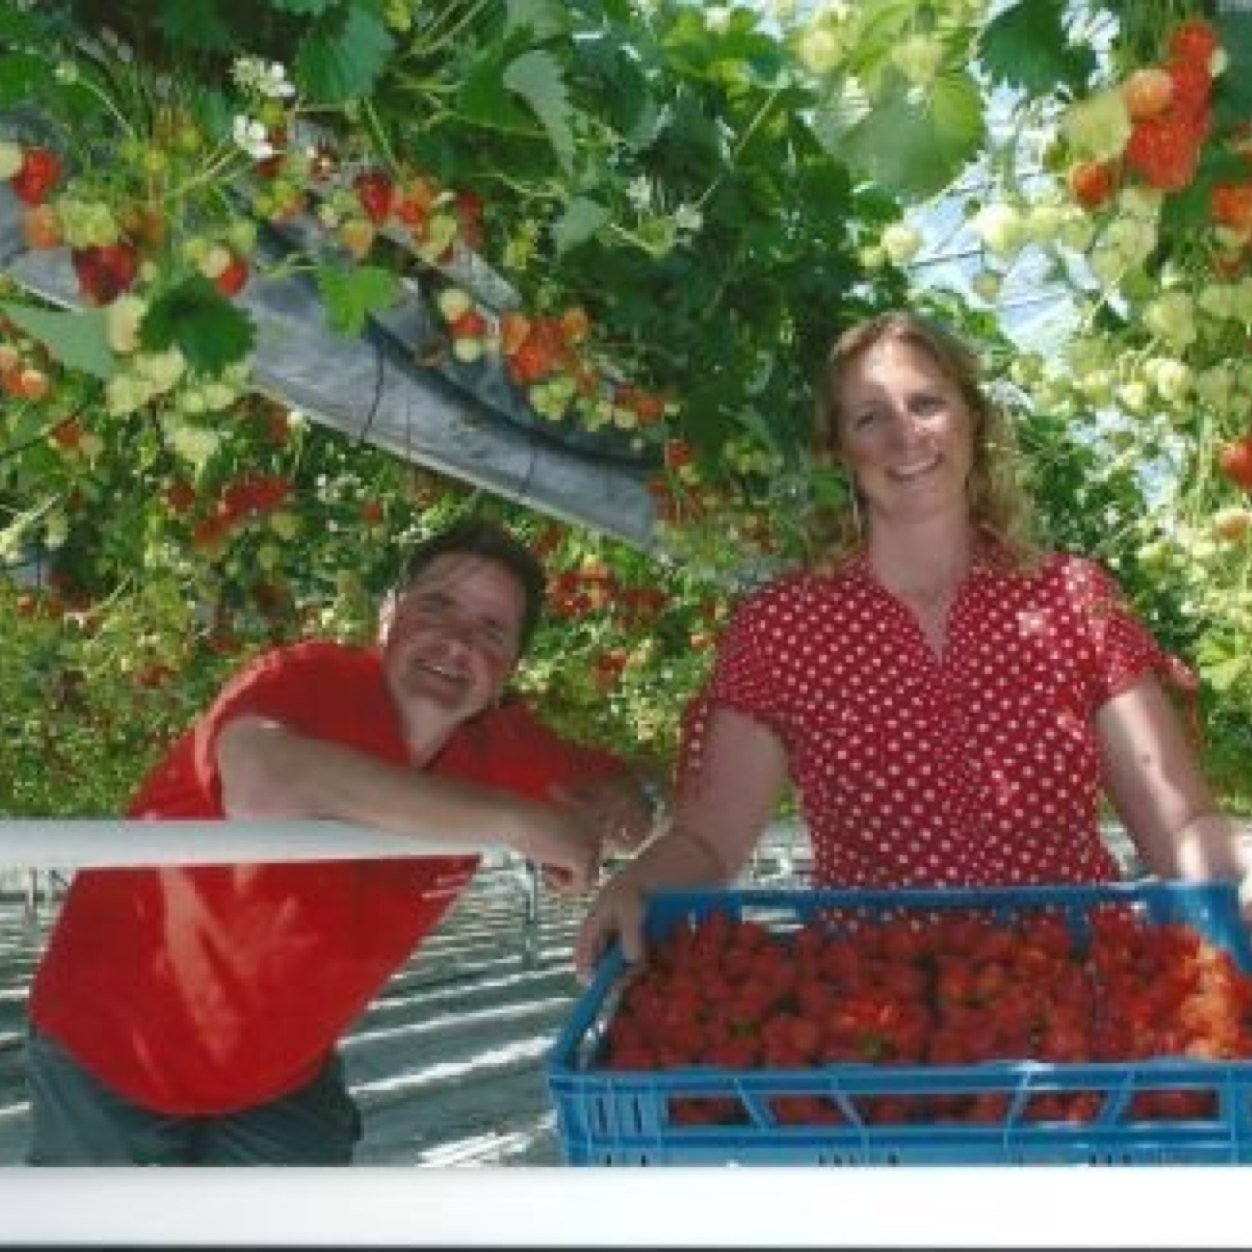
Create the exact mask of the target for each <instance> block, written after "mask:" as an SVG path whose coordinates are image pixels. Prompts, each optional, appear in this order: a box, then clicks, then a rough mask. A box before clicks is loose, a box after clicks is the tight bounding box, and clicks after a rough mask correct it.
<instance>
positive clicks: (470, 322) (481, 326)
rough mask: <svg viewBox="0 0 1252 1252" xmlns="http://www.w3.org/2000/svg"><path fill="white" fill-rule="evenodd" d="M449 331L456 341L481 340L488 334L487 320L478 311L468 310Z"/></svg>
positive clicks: (454, 322)
mask: <svg viewBox="0 0 1252 1252" xmlns="http://www.w3.org/2000/svg"><path fill="white" fill-rule="evenodd" d="M449 329H450V330H451V331H452V335H453V337H454V338H456V339H481V338H482V337H483V336H484V335H486V333H487V319H486V318H485V317H483V315H482V314H481V313H480V312H479V311H478V310H477V309H467V310H466V311H465V312H464V313H462V314H461V316H460V317H458V318H456V320H455V321H453V322H452V323H451V325H450V327H449Z"/></svg>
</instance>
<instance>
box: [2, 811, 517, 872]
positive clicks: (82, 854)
mask: <svg viewBox="0 0 1252 1252" xmlns="http://www.w3.org/2000/svg"><path fill="white" fill-rule="evenodd" d="M492 851H495V852H502V851H504V846H503V845H502V844H501V843H499V842H496V841H491V840H487V839H482V840H476V841H473V842H470V843H463V842H455V843H454V842H452V841H450V840H440V839H426V838H418V837H416V836H407V835H393V834H389V833H387V832H386V831H381V830H377V829H374V828H372V827H366V826H354V825H350V824H349V823H346V822H329V821H309V820H301V821H266V822H240V821H212V820H204V821H200V820H187V821H181V820H178V821H135V820H123V819H119V818H112V819H99V820H97V819H94V818H37V819H9V820H3V821H0V866H13V867H20V868H25V869H107V868H118V867H123V866H138V865H244V864H257V863H260V862H267V863H269V862H278V861H344V860H352V861H375V860H384V859H387V858H392V857H407V858H412V857H431V856H460V855H474V854H477V853H481V852H492Z"/></svg>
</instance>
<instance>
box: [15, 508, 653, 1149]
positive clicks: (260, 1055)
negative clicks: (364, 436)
mask: <svg viewBox="0 0 1252 1252" xmlns="http://www.w3.org/2000/svg"><path fill="white" fill-rule="evenodd" d="M543 593H544V576H543V571H542V570H541V568H540V567H539V565H538V563H537V562H536V561H535V558H534V557H533V556H532V555H531V554H530V552H529V551H528V550H527V549H525V548H524V547H523V546H521V545H520V544H519V543H518V542H517V541H516V540H515V539H514V538H513V537H512V536H511V535H510V534H508V532H506V531H503V530H501V529H500V528H498V527H495V526H493V525H491V524H489V523H485V522H479V521H470V522H465V523H461V524H459V525H457V526H454V527H452V528H450V529H449V530H447V531H444V532H442V533H441V534H439V535H436V536H435V537H434V538H432V539H430V540H428V541H427V542H426V543H424V544H422V545H421V546H420V547H419V548H417V549H416V550H415V551H414V552H413V554H412V555H411V557H410V558H409V561H408V563H407V565H406V568H405V571H404V574H403V576H402V578H401V579H400V581H399V582H398V584H397V586H396V588H395V589H394V590H393V591H392V592H391V593H390V594H389V595H388V596H387V598H386V600H385V601H384V604H383V606H382V610H381V613H380V628H379V636H378V646H377V647H375V648H353V647H348V646H345V645H341V644H337V643H330V642H307V643H302V644H297V645H294V646H292V647H289V648H282V649H278V650H276V651H274V652H271V653H268V654H267V655H265V656H263V657H261V658H260V659H259V660H257V661H256V662H254V663H253V664H252V665H250V666H249V667H247V668H246V669H245V670H244V671H243V672H242V673H241V674H239V675H238V676H237V677H236V678H235V679H233V680H232V681H231V682H229V683H228V684H227V685H226V687H225V688H224V689H223V690H222V692H221V693H220V694H219V696H218V698H217V699H216V700H215V702H214V703H213V705H212V706H211V707H210V708H209V710H208V711H207V713H206V714H205V715H204V716H203V717H202V718H201V719H200V720H199V721H198V722H197V723H196V724H195V725H194V726H193V727H192V728H191V730H190V731H189V732H188V733H187V734H186V735H185V736H184V737H183V738H182V739H181V740H180V741H179V742H178V743H176V744H175V745H174V747H173V748H172V749H171V751H170V753H169V754H168V755H167V757H166V758H165V759H164V760H163V761H162V762H161V763H160V764H159V765H158V766H157V767H156V769H155V770H154V771H153V772H152V773H151V774H150V775H149V777H148V779H147V780H146V782H145V783H144V784H143V785H142V787H141V788H140V791H139V793H138V795H137V796H136V798H135V800H134V801H133V803H132V805H131V807H130V810H129V812H130V815H131V816H133V817H145V818H176V817H182V818H206V817H218V818H236V819H282V818H302V817H304V818H330V819H338V820H342V821H347V822H354V823H358V824H362V825H368V826H371V827H377V828H379V829H382V830H386V831H390V832H393V833H395V834H396V836H397V837H409V838H411V839H418V840H420V839H421V838H423V837H426V838H433V839H438V840H440V841H441V842H445V843H446V842H453V843H455V842H456V841H458V840H463V841H464V842H465V843H466V844H467V846H468V845H473V844H477V843H480V842H481V841H483V840H484V839H492V838H494V839H498V840H499V841H500V842H501V843H502V844H504V845H506V846H507V847H509V848H511V849H513V850H515V851H516V852H518V853H520V854H522V855H523V856H525V857H527V858H528V859H530V860H532V861H534V862H535V863H537V864H539V865H541V866H543V867H544V868H545V870H546V872H547V873H548V874H549V876H550V877H554V878H555V879H557V880H558V881H560V882H561V883H562V884H563V885H564V886H566V887H568V888H569V889H571V890H584V889H586V888H587V887H589V886H590V885H591V884H592V883H593V882H594V878H595V874H596V870H597V867H598V862H599V855H600V850H601V846H602V843H603V842H604V840H605V839H606V838H607V837H610V836H613V835H618V836H620V835H621V834H622V833H623V828H625V835H626V837H627V840H628V841H629V840H630V839H631V838H636V839H637V838H638V837H639V836H641V835H642V834H643V833H646V831H645V829H644V827H645V826H646V822H644V820H643V814H642V808H641V807H639V805H638V803H637V802H636V801H635V799H634V798H633V797H632V795H631V788H630V786H629V784H623V781H622V767H621V766H620V764H619V763H617V762H616V761H615V760H614V759H613V758H609V757H606V756H605V754H602V753H593V752H592V751H590V750H589V749H582V748H576V747H574V746H572V745H569V744H566V743H564V742H563V741H562V740H560V739H558V738H556V736H554V735H553V734H552V733H551V732H550V731H547V730H546V729H545V728H544V727H543V726H542V725H541V724H540V723H539V722H538V721H537V720H536V719H535V718H534V717H533V716H531V715H530V714H529V713H528V712H527V710H526V709H525V707H524V706H523V705H521V704H519V703H517V702H510V703H509V704H508V705H502V704H501V701H502V698H503V695H504V692H505V687H506V685H507V683H508V682H509V680H510V678H511V677H512V675H513V673H514V671H515V669H516V666H517V663H518V661H519V659H520V657H521V655H522V653H523V651H524V650H525V647H526V645H527V643H528V642H529V641H530V637H531V635H532V633H533V631H534V629H535V625H536V622H537V620H538V616H539V612H540V607H541V604H542V598H543ZM595 780H600V791H599V793H596V792H595V791H594V790H592V789H591V788H590V784H592V783H593V782H594V781H595ZM555 801H559V802H555ZM632 803H634V804H635V805H636V807H635V808H633V809H632V808H631V805H632ZM476 865H477V857H476V856H474V855H468V854H467V855H464V856H440V857H437V858H425V859H417V858H403V859H395V860H377V861H349V862H316V863H314V862H310V863H290V864H276V865H263V864H251V865H227V866H207V867H204V866H202V867H177V866H175V867H160V868H151V869H134V870H95V871H84V872H81V873H79V874H78V875H76V877H75V879H74V882H73V884H72V885H71V888H70V890H69V892H68V894H67V896H66V899H65V901H64V904H63V906H62V909H61V913H60V915H59V918H58V921H57V925H56V927H55V929H54V931H53V933H52V935H51V937H50V940H49V943H48V947H47V951H46V952H45V954H44V957H43V960H42V962H41V963H40V966H39V969H38V970H37V972H36V976H35V980H34V984H33V987H32V992H31V998H30V1018H31V1033H30V1039H29V1044H28V1050H27V1053H28V1073H29V1085H30V1094H31V1115H32V1140H31V1148H30V1154H29V1160H30V1162H31V1163H32V1164H105V1163H152V1164H183V1165H186V1164H262V1163H267V1164H346V1163H348V1162H350V1160H351V1157H352V1151H353V1146H354V1144H355V1142H356V1140H357V1139H358V1138H359V1135H360V1119H359V1116H358V1114H357V1110H356V1108H355V1106H354V1104H353V1102H352V1100H351V1098H350V1097H349V1095H348V1092H347V1089H346V1086H345V1083H344V1078H343V1073H342V1067H341V1064H340V1061H339V1059H338V1057H337V1055H336V1052H335V1048H336V1045H337V1043H338V1041H339V1040H340V1039H341V1038H342V1036H343V1034H344V1033H345V1032H346V1031H347V1030H348V1029H349V1028H350V1026H351V1024H352V1023H353V1022H354V1021H355V1019H356V1018H357V1017H358V1016H359V1015H360V1014H361V1012H362V1011H363V1010H364V1009H365V1008H366V1006H367V1005H368V1004H369V1002H370V1001H371V1000H372V999H373V997H374V996H375V994H376V993H377V992H378V990H379V989H380V988H381V987H382V986H383V985H384V983H385V982H386V981H387V979H388V978H389V977H390V976H391V974H392V973H393V972H394V971H395V970H396V969H397V968H398V967H399V966H401V965H402V964H403V963H404V962H405V961H407V959H408V958H409V957H410V955H411V954H412V952H413V950H414V949H415V947H416V945H417V944H418V943H419V942H420V941H421V939H422V937H423V936H424V935H426V934H427V933H428V932H429V931H430V929H431V928H432V927H433V926H434V925H435V924H436V923H437V922H438V921H439V919H440V918H441V917H442V916H443V914H444V913H445V912H446V910H447V908H448V907H449V905H450V904H451V903H452V902H453V900H454V899H455V898H456V897H457V896H458V895H459V893H460V892H461V891H462V890H463V889H464V887H465V886H466V885H467V884H468V882H469V880H470V878H471V877H472V875H473V872H474V869H475V867H476Z"/></svg>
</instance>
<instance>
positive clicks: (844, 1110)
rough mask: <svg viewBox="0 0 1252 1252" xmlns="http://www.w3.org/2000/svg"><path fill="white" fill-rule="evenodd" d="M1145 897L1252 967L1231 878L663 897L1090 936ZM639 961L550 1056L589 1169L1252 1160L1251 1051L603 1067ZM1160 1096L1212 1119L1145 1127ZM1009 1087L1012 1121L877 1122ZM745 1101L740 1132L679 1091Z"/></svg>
mask: <svg viewBox="0 0 1252 1252" xmlns="http://www.w3.org/2000/svg"><path fill="white" fill-rule="evenodd" d="M1107 907H1122V908H1126V907H1129V908H1130V909H1132V910H1133V911H1134V912H1135V913H1136V914H1137V915H1139V916H1141V917H1142V918H1143V919H1144V920H1145V921H1147V922H1148V923H1149V924H1151V925H1165V924H1169V923H1186V924H1188V925H1190V926H1192V927H1193V928H1194V929H1196V930H1197V931H1198V932H1200V933H1201V934H1202V935H1204V936H1205V937H1206V938H1207V939H1209V940H1210V941H1212V942H1214V943H1216V944H1218V945H1220V946H1221V947H1223V948H1225V949H1226V950H1227V951H1228V952H1229V953H1230V954H1231V956H1232V957H1233V958H1234V959H1235V960H1236V962H1237V963H1238V964H1239V966H1240V967H1241V968H1242V969H1244V970H1246V971H1252V944H1250V943H1249V938H1248V934H1247V931H1246V930H1245V928H1244V926H1243V924H1242V922H1241V920H1240V916H1239V908H1238V902H1237V896H1236V893H1235V890H1234V888H1233V887H1232V886H1230V885H1229V884H1181V883H1159V884H1158V883H1151V884H1112V885H1107V886H1092V887H1022V888H1017V887H1011V888H993V889H968V890H967V889H954V890H902V891H790V890H786V891H784V890H746V891H701V892H658V893H656V894H655V895H653V896H652V897H650V898H649V900H648V908H647V923H646V928H647V933H648V935H649V937H650V938H652V939H659V938H662V937H664V936H665V935H666V934H668V933H669V932H670V931H671V930H672V929H673V928H674V927H675V926H676V925H678V924H679V923H687V922H698V921H700V920H702V919H704V918H706V917H708V916H709V915H710V914H712V913H715V912H724V913H726V914H727V915H728V916H730V917H731V918H732V919H740V918H744V917H752V918H756V919H758V920H761V921H764V922H767V923H769V924H771V926H772V927H773V928H776V929H789V928H795V927H797V926H799V925H802V924H804V922H806V921H807V920H809V919H811V918H813V917H815V916H817V915H820V916H822V917H824V918H827V919H834V922H833V924H834V925H835V926H836V928H838V927H839V926H840V925H841V924H851V925H855V924H856V919H865V920H867V921H869V922H874V923H876V922H878V921H881V920H883V919H885V918H887V917H889V916H892V915H897V914H900V913H908V912H910V911H913V910H922V911H924V912H927V913H930V914H942V913H943V912H944V911H947V910H971V909H973V910H976V911H978V912H979V913H983V914H985V915H988V916H990V917H991V918H992V919H993V920H995V921H996V922H997V923H998V924H1008V923H1010V922H1011V921H1013V920H1014V919H1015V918H1016V917H1019V916H1021V915H1023V914H1026V913H1033V912H1036V911H1038V910H1040V909H1047V910H1049V911H1051V912H1053V913H1056V914H1059V915H1061V916H1063V917H1064V919H1065V920H1066V923H1067V925H1068V926H1069V928H1070V930H1071V932H1072V933H1073V934H1074V935H1075V937H1076V938H1077V939H1078V940H1080V941H1081V940H1083V939H1085V937H1086V936H1087V935H1088V934H1089V923H1090V919H1091V918H1092V917H1093V916H1094V915H1095V913H1096V912H1097V911H1098V910H1100V909H1101V908H1107ZM625 969H626V966H625V963H624V962H623V960H622V957H621V954H620V952H619V951H618V950H616V949H614V950H613V952H611V953H610V954H609V955H608V956H607V957H606V958H605V960H604V962H603V963H602V965H601V967H600V969H599V970H598V972H597V975H596V978H595V980H594V982H593V983H592V984H591V986H589V987H588V988H587V989H586V991H585V992H584V993H583V995H582V996H581V997H580V999H579V1000H578V1002H577V1003H576V1004H575V1006H574V1009H573V1011H572V1013H571V1015H570V1018H569V1020H568V1022H567V1023H566V1025H565V1028H564V1029H563V1031H562V1032H561V1035H560V1037H559V1038H558V1040H557V1043H556V1045H555V1048H554V1049H553V1052H552V1055H551V1057H550V1059H549V1062H548V1085H549V1090H550V1091H551V1093H552V1098H553V1101H554V1103H555V1106H556V1111H557V1122H558V1128H559V1130H560V1134H561V1140H562V1145H563V1149H564V1154H565V1159H566V1161H567V1162H568V1163H570V1164H573V1165H716V1164H732V1163H735V1164H743V1165H789V1164H790V1165H846V1166H856V1165H997V1164H1003V1165H1012V1164H1089V1165H1143V1164H1209V1165H1212V1164H1230V1163H1239V1162H1245V1161H1250V1160H1252V1061H1246V1062H1245V1061H1240V1062H1210V1061H1192V1060H1183V1059H1169V1058H1161V1059H1154V1060H1150V1061H1135V1062H1130V1063H1124V1064H1121V1063H1119V1064H1112V1063H1090V1064H1082V1065H1074V1064H1050V1063H1044V1062H1034V1061H995V1062H987V1063H982V1064H976V1065H954V1066H933V1065H900V1064H892V1065H885V1064H869V1063H866V1064H841V1065H830V1066H824V1067H815V1068H810V1069H797V1070H764V1069H761V1070H730V1069H722V1068H718V1067H714V1066H698V1067H690V1068H685V1069H672V1070H664V1071H651V1070H650V1071H623V1070H606V1069H595V1068H594V1067H593V1065H594V1061H595V1058H596V1056H597V1055H598V1053H599V1050H600V1048H601V1044H602V1041H603V1037H604V1034H605V1031H606V1028H607V1026H608V1023H609V1021H610V1020H611V1017H612V1014H613V1011H614V1008H615V1005H616V1000H617V992H618V990H619V987H620V984H621V982H622V975H623V973H624V972H625ZM1146 1092H1198V1093H1201V1094H1203V1095H1204V1096H1205V1097H1206V1101H1207V1103H1208V1104H1210V1105H1211V1107H1212V1109H1213V1110H1214V1111H1213V1114H1212V1115H1211V1116H1205V1117H1197V1118H1194V1119H1191V1120H1180V1121H1161V1120H1151V1121H1148V1120H1141V1119H1139V1118H1137V1116H1136V1115H1135V1114H1134V1110H1133V1107H1132V1104H1133V1101H1134V1099H1135V1097H1136V1096H1138V1095H1140V1094H1142V1093H1146ZM980 1093H984V1094H992V1095H995V1096H997V1097H999V1098H1000V1099H1001V1100H1002V1101H1003V1104H1004V1108H1005V1112H1004V1116H1003V1119H1002V1120H1001V1121H1000V1122H998V1123H993V1124H982V1125H967V1124H931V1123H921V1124H875V1123H874V1122H873V1121H872V1120H870V1119H869V1118H867V1117H866V1116H865V1110H866V1108H867V1107H868V1104H867V1102H868V1101H872V1100H875V1099H879V1098H882V1097H907V1098H908V1099H909V1100H911V1101H914V1102H916V1101H917V1100H919V1099H920V1100H931V1099H933V1100H937V1101H942V1100H944V1099H948V1098H952V1097H968V1096H970V1095H976V1094H980ZM1074 1093H1090V1095H1089V1099H1090V1101H1091V1103H1092V1106H1093V1107H1094V1108H1095V1109H1096V1110H1097V1111H1095V1112H1094V1113H1093V1114H1092V1116H1091V1117H1090V1119H1089V1120H1086V1121H1083V1122H1081V1123H1070V1122H1061V1121H1053V1122H1048V1121H1042V1120H1035V1119H1034V1118H1033V1117H1031V1116H1030V1115H1029V1113H1028V1110H1029V1109H1030V1107H1031V1103H1032V1101H1034V1100H1037V1099H1038V1098H1040V1097H1042V1096H1049V1095H1053V1094H1060V1095H1072V1094H1074ZM798 1096H818V1097H824V1098H825V1099H826V1100H828V1101H830V1102H833V1104H834V1105H836V1106H837V1107H838V1109H839V1110H840V1113H841V1115H842V1116H843V1123H842V1124H838V1125H825V1124H794V1123H787V1124H784V1123H782V1122H780V1121H779V1120H778V1118H777V1117H776V1115H775V1113H774V1110H773V1108H772V1101H774V1100H776V1099H778V1098H779V1097H798ZM692 1099H695V1100H703V1099H709V1100H733V1101H735V1102H736V1104H737V1107H738V1108H739V1109H740V1110H741V1111H742V1121H741V1122H740V1123H737V1124H734V1125H687V1124H682V1123H678V1122H676V1121H675V1120H674V1119H673V1117H672V1114H671V1110H672V1102H673V1101H675V1100H692Z"/></svg>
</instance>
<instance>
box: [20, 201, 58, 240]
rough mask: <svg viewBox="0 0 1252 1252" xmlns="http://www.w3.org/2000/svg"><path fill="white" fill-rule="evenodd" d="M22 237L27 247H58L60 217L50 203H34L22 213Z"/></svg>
mask: <svg viewBox="0 0 1252 1252" xmlns="http://www.w3.org/2000/svg"><path fill="white" fill-rule="evenodd" d="M22 237H23V238H24V239H25V240H26V246H27V247H28V248H35V249H45V248H59V247H60V246H61V242H62V236H61V219H60V217H59V216H58V215H57V211H56V209H54V208H53V207H52V205H50V204H36V205H32V206H31V207H30V208H28V209H27V210H26V211H25V213H23V214H22Z"/></svg>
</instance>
